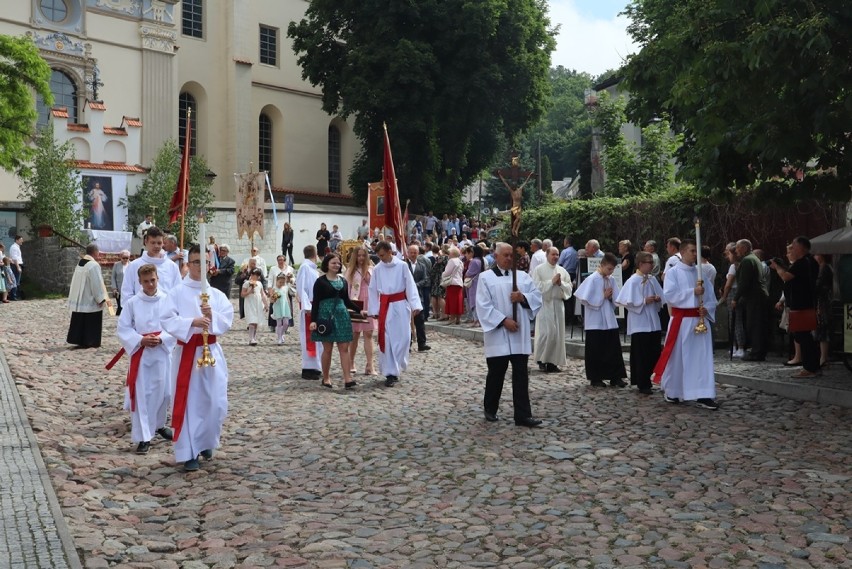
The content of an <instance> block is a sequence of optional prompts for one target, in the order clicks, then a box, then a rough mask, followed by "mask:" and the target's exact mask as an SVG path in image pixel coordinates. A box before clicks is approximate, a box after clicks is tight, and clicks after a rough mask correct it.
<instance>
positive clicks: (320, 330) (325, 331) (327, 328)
mask: <svg viewBox="0 0 852 569" xmlns="http://www.w3.org/2000/svg"><path fill="white" fill-rule="evenodd" d="M333 330H334V320H332V319H331V318H320V319H319V320H317V335H319V336H328V335H329V334H331V332H332V331H333Z"/></svg>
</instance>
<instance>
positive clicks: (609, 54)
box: [548, 0, 636, 75]
mask: <svg viewBox="0 0 852 569" xmlns="http://www.w3.org/2000/svg"><path fill="white" fill-rule="evenodd" d="M548 3H549V4H550V13H549V15H550V21H551V23H553V24H561V25H562V27H561V29H560V31H559V35H558V36H557V38H556V50H555V51H554V52H553V54H552V56H551V57H552V65H553V67H556V66H559V65H561V66H563V67H565V68H568V69H575V70H577V71H585V72H587V73H590V74H592V75H600V74H601V73H603V72H604V71H606V70H607V69H614V68H616V67H618V66H620V65H621V62H622V59H623V58H624V57H625V56H627V55H628V54H630V53H634V52H635V51H636V47H635V46H634V44H633V42H632V41H631V39H630V37H629V36H628V35H627V24H628V19H627V18H626V17H624V16H619V15H618V13H619V12H622V11H623V10H624V8H625V6H627V4H629V0H548Z"/></svg>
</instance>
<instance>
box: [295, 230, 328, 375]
mask: <svg viewBox="0 0 852 569" xmlns="http://www.w3.org/2000/svg"><path fill="white" fill-rule="evenodd" d="M303 252H304V254H305V260H304V261H303V262H302V264H301V265H300V266H299V272H298V273H296V298H298V299H299V306H300V307H301V309H300V310H299V345H300V346H301V347H302V379H319V378H320V376H321V375H322V371H321V369H322V363H321V362H320V359H321V358H322V343H320V342H314V341H313V340H311V331H310V327H311V306H313V299H314V283H315V282H316V280H317V278H319V271H318V270H317V248H316V246H314V245H308V246H306V247H305V248H304V250H303Z"/></svg>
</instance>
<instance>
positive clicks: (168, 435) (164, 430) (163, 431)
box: [157, 427, 175, 441]
mask: <svg viewBox="0 0 852 569" xmlns="http://www.w3.org/2000/svg"><path fill="white" fill-rule="evenodd" d="M157 434H158V435H160V436H161V437H163V438H164V439H166V440H167V441H171V440H174V438H175V434H174V433H173V432H172V430H171V429H170V428H168V427H160V428H159V429H157Z"/></svg>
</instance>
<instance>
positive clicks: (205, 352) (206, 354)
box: [196, 292, 216, 367]
mask: <svg viewBox="0 0 852 569" xmlns="http://www.w3.org/2000/svg"><path fill="white" fill-rule="evenodd" d="M209 300H210V295H209V294H207V293H206V292H202V293H201V306H202V308H203V307H205V306H207V302H208V301H209ZM209 335H210V333H209V332H208V331H207V328H204V329H202V330H201V341H202V346H201V357H200V358H198V359H197V360H196V362H197V363H198V367H214V366H215V365H216V359H215V358H214V357H213V356H212V355H211V354H210V346H209V344H208V343H207V336H209Z"/></svg>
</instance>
